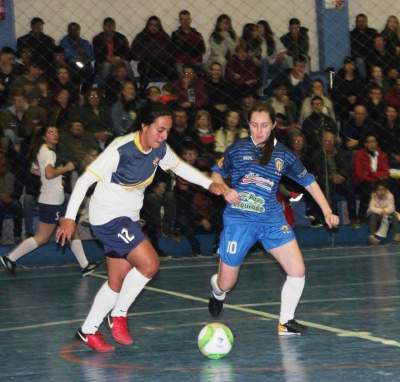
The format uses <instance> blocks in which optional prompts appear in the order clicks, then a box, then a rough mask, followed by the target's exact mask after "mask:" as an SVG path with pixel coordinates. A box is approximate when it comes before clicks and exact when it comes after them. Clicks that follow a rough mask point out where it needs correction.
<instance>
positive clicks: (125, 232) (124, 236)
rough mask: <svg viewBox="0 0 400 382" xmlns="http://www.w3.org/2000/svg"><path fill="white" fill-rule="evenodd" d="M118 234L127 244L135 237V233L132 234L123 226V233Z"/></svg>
mask: <svg viewBox="0 0 400 382" xmlns="http://www.w3.org/2000/svg"><path fill="white" fill-rule="evenodd" d="M117 236H118V237H119V238H120V239H121V240H123V241H124V242H125V243H126V244H129V243H130V242H131V241H132V240H133V239H134V238H135V235H130V234H129V232H128V230H127V229H126V228H122V230H121V233H119V234H118V235H117Z"/></svg>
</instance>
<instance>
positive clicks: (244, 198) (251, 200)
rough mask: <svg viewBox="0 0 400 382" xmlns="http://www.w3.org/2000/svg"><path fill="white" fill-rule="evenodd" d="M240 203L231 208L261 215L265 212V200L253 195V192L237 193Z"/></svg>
mask: <svg viewBox="0 0 400 382" xmlns="http://www.w3.org/2000/svg"><path fill="white" fill-rule="evenodd" d="M239 196H240V203H238V204H232V205H231V207H232V208H235V209H238V210H242V211H249V212H256V213H257V214H262V213H264V212H265V207H264V205H265V200H264V199H263V198H262V197H260V196H257V195H256V194H254V193H253V192H239Z"/></svg>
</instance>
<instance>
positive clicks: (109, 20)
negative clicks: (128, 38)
mask: <svg viewBox="0 0 400 382" xmlns="http://www.w3.org/2000/svg"><path fill="white" fill-rule="evenodd" d="M110 23H113V24H115V20H114V19H113V18H112V17H106V18H105V19H104V20H103V25H106V24H110Z"/></svg>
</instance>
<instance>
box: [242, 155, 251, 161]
mask: <svg viewBox="0 0 400 382" xmlns="http://www.w3.org/2000/svg"><path fill="white" fill-rule="evenodd" d="M243 160H253V157H252V156H251V155H243Z"/></svg>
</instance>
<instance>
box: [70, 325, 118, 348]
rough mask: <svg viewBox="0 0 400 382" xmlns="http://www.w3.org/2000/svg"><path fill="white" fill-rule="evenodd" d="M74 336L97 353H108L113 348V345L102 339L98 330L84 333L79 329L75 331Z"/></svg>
mask: <svg viewBox="0 0 400 382" xmlns="http://www.w3.org/2000/svg"><path fill="white" fill-rule="evenodd" d="M76 338H77V339H78V340H81V341H83V342H84V343H85V344H86V345H87V346H89V347H90V348H91V349H93V350H94V351H97V352H98V353H109V352H112V351H114V350H115V348H114V346H112V345H110V344H108V343H107V342H105V341H104V337H103V335H102V334H101V333H100V332H99V331H97V332H96V333H94V334H85V333H83V332H82V330H81V329H79V330H78V331H77V332H76Z"/></svg>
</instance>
